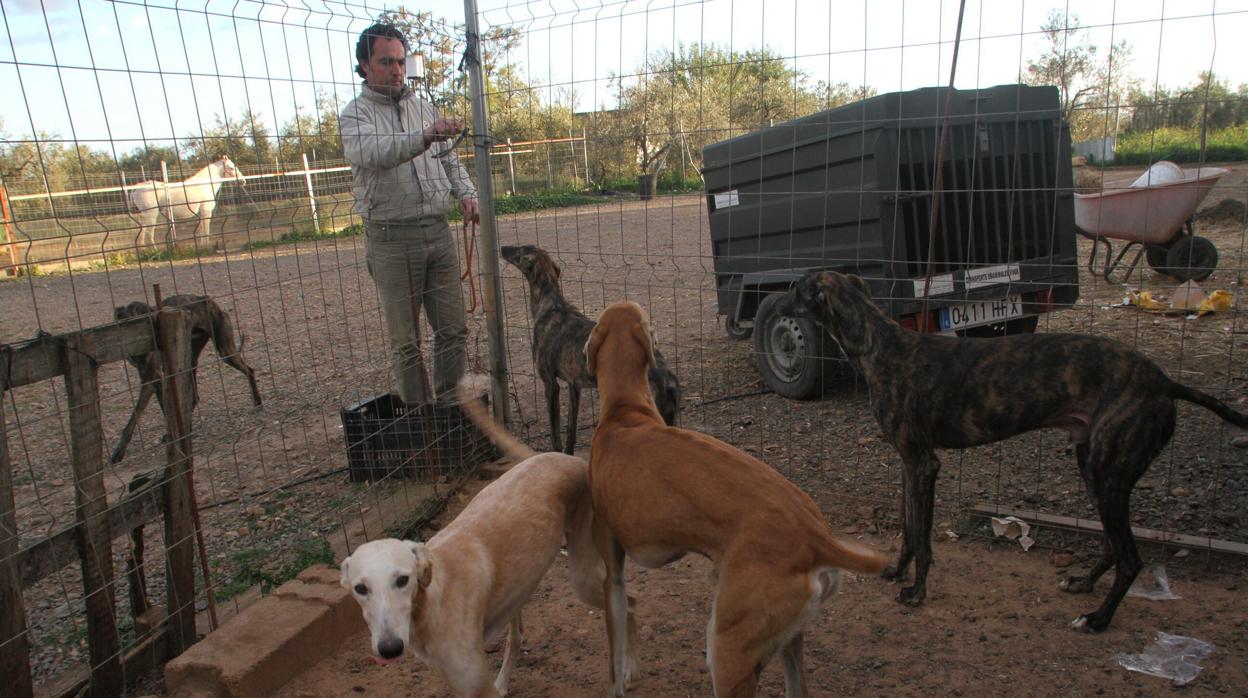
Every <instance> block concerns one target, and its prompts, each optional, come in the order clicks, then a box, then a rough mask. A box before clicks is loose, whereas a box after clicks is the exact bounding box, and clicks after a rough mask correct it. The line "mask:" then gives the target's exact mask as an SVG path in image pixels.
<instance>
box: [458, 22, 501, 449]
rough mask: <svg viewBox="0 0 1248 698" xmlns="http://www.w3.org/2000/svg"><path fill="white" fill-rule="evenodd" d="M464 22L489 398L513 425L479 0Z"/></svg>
mask: <svg viewBox="0 0 1248 698" xmlns="http://www.w3.org/2000/svg"><path fill="white" fill-rule="evenodd" d="M464 25H465V28H466V30H467V34H468V37H467V38H468V45H467V47H465V49H464V59H465V60H464V63H465V64H466V65H467V67H468V83H469V87H470V89H471V90H472V132H473V133H474V134H476V137H475V138H473V139H472V147H473V150H474V152H475V154H476V158H475V160H476V165H477V194H478V204H479V210H480V214H481V246H482V247H483V248H484V250H483V251H484V252H485V259H483V260H482V261H483V262H484V264H483V265H482V267H483V271H484V272H485V293H484V296H485V298H484V299H483V300H484V305H485V328H486V333H487V335H488V336H489V346H490V382H491V390H490V398H491V403H492V405H493V408H494V417H495V419H497V420H499V421H500V422H502V423H503V424H504V425H505V426H510V423H511V410H509V409H508V407H507V335H506V334H505V333H504V328H503V315H502V308H503V288H502V285H501V284H500V283H499V278H500V277H499V270H498V237H497V231H496V229H495V225H494V181H493V180H492V179H491V176H490V139H489V135H490V126H489V118H488V114H486V103H485V81H484V80H483V79H482V77H481V44H480V41H481V34H480V30H479V29H478V27H477V2H476V0H464Z"/></svg>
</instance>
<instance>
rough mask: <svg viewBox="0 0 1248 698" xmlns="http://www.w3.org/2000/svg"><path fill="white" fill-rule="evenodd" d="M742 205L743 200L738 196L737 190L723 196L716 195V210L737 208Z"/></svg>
mask: <svg viewBox="0 0 1248 698" xmlns="http://www.w3.org/2000/svg"><path fill="white" fill-rule="evenodd" d="M740 203H741V199H740V198H739V197H738V196H737V190H736V189H733V190H732V191H726V192H724V193H723V194H716V195H715V210H716V211H718V210H719V209H721V208H728V207H730V206H737V205H739V204H740Z"/></svg>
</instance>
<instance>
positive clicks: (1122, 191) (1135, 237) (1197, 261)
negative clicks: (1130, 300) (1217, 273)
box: [1075, 160, 1227, 281]
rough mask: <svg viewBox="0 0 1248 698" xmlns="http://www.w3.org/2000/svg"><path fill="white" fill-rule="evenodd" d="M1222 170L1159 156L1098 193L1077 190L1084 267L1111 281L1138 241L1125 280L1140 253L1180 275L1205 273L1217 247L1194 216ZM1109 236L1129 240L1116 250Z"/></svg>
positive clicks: (1181, 278) (1155, 265) (1188, 276)
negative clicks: (1087, 247)
mask: <svg viewBox="0 0 1248 698" xmlns="http://www.w3.org/2000/svg"><path fill="white" fill-rule="evenodd" d="M1226 173H1227V170H1226V169H1224V168H1221V167H1203V166H1202V167H1197V168H1193V169H1181V168H1179V167H1178V166H1177V165H1175V164H1174V163H1172V162H1169V161H1166V160H1163V161H1161V162H1158V163H1156V164H1154V165H1153V166H1152V167H1151V168H1149V170H1148V171H1147V172H1145V173H1144V174H1143V175H1141V176H1139V177H1136V178H1134V179H1114V180H1108V181H1106V182H1105V183H1104V185H1103V186H1102V188H1101V191H1100V192H1098V193H1096V194H1075V225H1076V226H1077V229H1078V230H1079V233H1080V234H1082V235H1084V236H1085V237H1088V238H1090V239H1091V240H1092V254H1091V256H1089V257H1088V271H1090V272H1092V273H1094V274H1095V273H1100V275H1101V276H1102V277H1103V278H1104V279H1105V280H1106V281H1110V278H1109V276H1110V274H1112V273H1114V271H1115V270H1117V269H1118V267H1119V266H1120V265H1121V262H1122V259H1123V257H1125V256H1126V254H1127V253H1128V252H1130V251H1131V250H1132V249H1133V248H1136V247H1137V246H1138V248H1139V249H1137V250H1136V253H1135V257H1133V258H1132V259H1131V263H1130V264H1129V265H1128V266H1127V267H1126V271H1125V272H1124V273H1123V280H1126V278H1127V277H1130V276H1131V273H1132V272H1134V271H1135V268H1136V266H1138V265H1139V263H1140V257H1141V256H1142V257H1144V258H1145V259H1146V260H1147V261H1148V265H1149V266H1150V267H1152V268H1153V269H1155V270H1157V271H1159V272H1161V273H1163V274H1167V275H1169V276H1172V277H1174V278H1176V279H1178V280H1179V281H1187V280H1188V279H1195V280H1197V281H1201V280H1203V279H1205V278H1207V277H1208V276H1209V275H1210V274H1212V273H1213V271H1214V269H1217V267H1218V249H1217V247H1215V246H1214V244H1213V242H1212V241H1210V240H1209V239H1208V238H1202V237H1200V236H1198V235H1196V234H1195V231H1194V229H1193V225H1192V216H1193V214H1195V213H1196V208H1197V207H1198V206H1200V203H1201V202H1202V201H1204V200H1205V197H1206V196H1208V195H1209V191H1210V190H1211V189H1213V185H1214V184H1216V183H1217V181H1218V179H1219V178H1221V177H1222V175H1224V174H1226ZM1111 239H1117V240H1122V241H1125V242H1126V243H1127V244H1126V245H1125V246H1123V247H1122V249H1121V250H1120V251H1119V252H1118V254H1117V256H1115V255H1114V246H1113V244H1112V243H1111V242H1110V240H1111ZM1102 244H1104V245H1105V264H1104V266H1103V268H1102V269H1101V270H1099V272H1098V270H1097V269H1096V256H1097V251H1098V250H1099V249H1100V246H1101V245H1102Z"/></svg>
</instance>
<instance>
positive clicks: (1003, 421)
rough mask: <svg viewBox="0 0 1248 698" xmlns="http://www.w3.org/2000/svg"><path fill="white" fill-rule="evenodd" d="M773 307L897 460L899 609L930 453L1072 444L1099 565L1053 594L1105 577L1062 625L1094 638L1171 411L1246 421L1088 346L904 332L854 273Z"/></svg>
mask: <svg viewBox="0 0 1248 698" xmlns="http://www.w3.org/2000/svg"><path fill="white" fill-rule="evenodd" d="M776 310H777V311H778V312H780V313H782V314H784V315H787V316H790V317H804V318H809V319H812V320H815V321H816V322H818V323H819V324H820V325H821V326H823V327H824V329H826V330H827V331H828V333H829V334H831V335H832V336H833V337H835V338H836V340H837V341H838V342H839V343H840V345H841V348H842V349H843V350H844V352H845V355H846V356H847V357H848V358H849V360H850V362H852V363H853V364H854V365H855V366H856V367H857V368H858V370H859V371H860V372H861V373H862V375H863V376H864V378H865V379H866V382H867V386H868V388H869V389H870V394H871V404H872V407H873V409H874V411H875V417H876V419H877V420H879V423H880V427H881V428H883V430H884V434H885V437H886V438H887V439H888V440H889V442H890V443H892V445H893V446H894V447H896V449H897V451H898V452H899V453H900V454H901V458H902V461H904V463H905V467H904V473H903V483H904V490H903V494H902V508H903V509H904V517H905V518H904V521H903V529H904V535H903V541H902V546H901V554H900V556H899V557H898V559H897V565H896V566H895V567H890V568H889V569H887V570H885V572H884V576H885V577H886V578H888V579H893V580H899V579H902V578H904V577H905V573H906V568H907V567H908V566H909V564H910V560H911V559H912V558H913V559H914V561H915V578H914V586H911V587H906V588H904V589H902V590H901V593H900V594H899V597H898V598H899V600H900V601H902V602H903V603H907V604H912V605H914V604H918V603H921V602H922V600H923V598H924V597H925V596H926V593H927V592H926V581H927V570H928V567H929V566H930V565H931V564H932V547H931V538H930V533H931V529H932V507H933V498H934V496H935V487H936V474H937V471H938V470H939V469H940V461H939V460H937V458H936V450H935V449H937V448H966V447H968V446H978V445H981V444H987V443H992V442H995V441H1000V440H1002V439H1005V438H1007V437H1010V436H1014V435H1016V434H1021V433H1023V432H1027V431H1032V430H1033V429H1041V428H1045V427H1055V428H1058V429H1064V430H1065V431H1066V432H1067V433H1068V434H1069V435H1070V439H1071V441H1072V442H1073V443H1074V444H1075V454H1076V457H1077V459H1078V463H1079V474H1080V475H1081V476H1082V477H1083V481H1084V483H1085V486H1086V487H1087V490H1088V495H1089V496H1090V497H1091V499H1092V503H1093V505H1094V506H1095V508H1096V510H1097V511H1098V512H1099V514H1100V517H1101V523H1102V524H1103V526H1104V554H1103V556H1102V557H1101V559H1100V561H1099V562H1097V564H1096V565H1094V566H1093V568H1092V570H1091V571H1090V572H1089V573H1088V574H1087V575H1086V576H1083V577H1068V578H1067V579H1065V580H1064V581H1063V582H1062V584H1061V588H1062V589H1065V590H1066V591H1070V592H1090V591H1092V588H1093V586H1094V585H1095V584H1096V580H1097V579H1098V578H1099V577H1100V576H1101V575H1102V574H1103V573H1104V572H1105V571H1106V570H1107V569H1109V568H1110V566H1111V565H1112V566H1114V568H1115V571H1116V574H1115V576H1114V585H1113V588H1112V589H1111V590H1110V592H1109V595H1108V596H1107V597H1106V598H1105V601H1104V603H1102V604H1101V607H1100V608H1098V609H1097V610H1096V611H1094V612H1092V613H1088V614H1085V615H1081V616H1079V617H1078V618H1076V619H1075V621H1074V622H1073V623H1072V626H1073V627H1075V628H1077V629H1082V630H1085V631H1090V632H1097V631H1101V630H1104V629H1105V628H1106V627H1108V626H1109V623H1110V621H1111V620H1112V619H1113V617H1114V611H1115V609H1117V607H1118V604H1119V602H1121V601H1122V597H1123V595H1125V594H1126V593H1127V589H1128V588H1129V587H1130V586H1131V582H1132V581H1133V580H1134V579H1135V576H1136V574H1137V573H1139V571H1140V568H1141V566H1142V563H1141V561H1140V555H1139V552H1138V551H1137V550H1136V547H1135V537H1134V536H1133V535H1132V533H1131V517H1130V514H1129V511H1128V508H1129V505H1130V499H1131V489H1132V488H1133V487H1134V486H1135V483H1136V481H1137V480H1139V478H1140V476H1142V475H1143V474H1144V472H1145V471H1146V470H1147V469H1148V466H1149V464H1151V463H1152V462H1153V459H1154V458H1155V457H1156V456H1157V454H1158V453H1159V452H1160V451H1161V450H1162V448H1164V447H1165V445H1166V444H1167V443H1168V442H1169V441H1170V437H1171V435H1173V433H1174V421H1175V407H1174V401H1175V400H1176V399H1178V400H1186V401H1188V402H1194V403H1196V404H1198V405H1200V406H1202V407H1205V408H1207V409H1209V410H1212V411H1213V412H1214V413H1215V414H1217V415H1218V416H1219V417H1221V418H1223V419H1225V420H1226V421H1228V422H1231V423H1232V424H1235V425H1236V426H1240V427H1243V426H1248V416H1246V415H1243V414H1241V413H1239V412H1236V411H1235V410H1232V409H1231V408H1229V407H1227V406H1226V405H1225V404H1224V403H1223V402H1222V401H1220V400H1218V399H1216V398H1214V397H1211V396H1209V395H1206V394H1205V393H1202V392H1200V391H1198V390H1194V389H1192V388H1188V387H1186V386H1184V385H1181V384H1179V383H1175V382H1174V381H1172V380H1170V379H1169V378H1168V377H1166V374H1165V373H1163V372H1162V370H1161V369H1160V368H1159V367H1158V366H1157V365H1156V364H1155V363H1153V362H1152V361H1150V360H1149V359H1147V358H1145V357H1144V356H1143V355H1142V354H1140V353H1139V352H1136V351H1133V350H1131V349H1128V348H1127V347H1125V346H1123V345H1121V344H1119V343H1117V342H1113V341H1110V340H1108V339H1103V338H1099V337H1089V336H1085V335H1078V334H1035V335H1018V336H1011V337H1001V338H996V339H969V338H968V339H963V338H958V337H949V336H938V335H930V334H920V333H917V332H911V331H908V330H904V329H902V328H901V327H899V326H898V325H897V324H896V323H894V322H893V321H892V320H891V319H889V318H888V317H887V316H886V315H885V314H884V313H882V312H881V311H880V310H879V309H878V308H877V307H876V306H875V304H874V303H873V302H872V301H871V295H870V290H869V288H868V287H867V284H866V283H865V282H864V281H863V280H862V279H860V278H858V277H856V276H846V275H844V274H839V273H836V272H812V273H809V274H807V275H806V276H805V277H803V278H802V280H801V281H800V282H798V284H797V286H796V288H794V289H793V290H792V291H790V292H789V293H788V295H787V296H786V297H785V298H783V299H782V301H781V302H780V304H779V305H778V306H777V308H776Z"/></svg>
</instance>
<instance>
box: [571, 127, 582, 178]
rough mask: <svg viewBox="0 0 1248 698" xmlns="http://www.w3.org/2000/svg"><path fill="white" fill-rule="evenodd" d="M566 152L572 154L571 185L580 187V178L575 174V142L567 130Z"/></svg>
mask: <svg viewBox="0 0 1248 698" xmlns="http://www.w3.org/2000/svg"><path fill="white" fill-rule="evenodd" d="M568 150H569V151H570V152H571V153H572V183H573V184H575V185H576V186H578V187H579V186H581V178H580V176H579V175H578V174H577V172H576V140H575V137H574V136H573V135H572V129H568Z"/></svg>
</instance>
